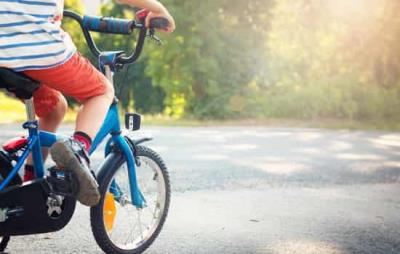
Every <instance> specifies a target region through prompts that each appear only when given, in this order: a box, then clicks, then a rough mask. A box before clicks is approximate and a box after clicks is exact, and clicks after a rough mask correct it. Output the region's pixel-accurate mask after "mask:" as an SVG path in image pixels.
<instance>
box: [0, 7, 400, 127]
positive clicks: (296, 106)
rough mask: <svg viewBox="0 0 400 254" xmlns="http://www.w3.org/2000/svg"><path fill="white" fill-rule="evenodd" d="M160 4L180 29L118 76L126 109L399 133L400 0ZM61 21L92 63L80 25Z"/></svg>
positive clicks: (119, 10)
mask: <svg viewBox="0 0 400 254" xmlns="http://www.w3.org/2000/svg"><path fill="white" fill-rule="evenodd" d="M65 2H66V9H73V10H76V11H78V12H80V13H89V14H99V15H106V16H115V17H126V18H133V17H134V15H133V11H132V10H131V9H130V8H128V7H126V6H121V5H117V4H115V3H114V2H112V1H103V2H102V3H100V1H89V0H86V1H83V2H82V1H80V0H66V1H65ZM162 2H163V3H164V4H165V5H166V6H167V7H168V8H169V9H170V11H171V13H172V15H173V16H174V17H175V19H176V22H177V30H176V32H175V33H173V34H172V35H160V36H161V37H162V39H163V40H164V42H165V44H164V45H163V46H162V47H159V46H157V45H155V44H153V43H150V42H149V43H147V45H146V47H145V53H144V54H143V57H142V58H141V60H140V62H139V63H138V64H136V65H135V66H131V67H129V69H128V70H124V71H122V72H120V73H119V74H118V75H117V76H116V83H117V84H122V83H124V84H125V85H124V86H123V88H121V89H117V92H118V93H119V97H120V99H121V100H122V106H123V107H124V109H126V110H134V111H136V112H139V113H141V114H145V115H149V116H157V117H158V118H160V119H173V120H179V119H181V120H182V119H184V120H221V119H224V120H226V119H230V120H232V119H234V120H238V119H246V120H248V119H253V120H254V121H259V122H265V121H267V120H268V119H269V121H272V120H271V119H274V121H277V122H278V123H284V124H287V123H289V124H291V123H293V124H299V125H304V123H306V124H310V123H311V125H316V126H320V125H322V126H328V127H330V126H338V127H354V126H358V127H362V128H364V127H366V128H370V127H371V128H379V129H391V130H393V129H399V127H400V125H399V124H398V122H399V120H400V100H399V97H400V57H399V53H400V44H399V38H400V16H399V15H398V13H399V11H400V2H399V1H396V0H351V1H335V0H318V1H310V0H298V1H290V0H275V1H274V0H253V1H244V0H229V1H228V0H213V1H201V2H198V1H177V0H163V1H162ZM64 23H65V24H64V26H65V29H66V30H67V31H68V32H69V33H70V34H72V36H73V38H74V41H75V43H76V44H77V46H78V48H79V50H80V51H81V52H83V54H85V55H87V56H88V57H90V58H91V57H92V56H91V55H90V53H89V52H88V49H87V47H86V45H85V42H84V38H83V36H82V34H81V31H80V29H79V27H78V26H77V25H76V24H74V23H72V21H69V20H67V19H65V20H64ZM97 43H98V44H99V47H100V48H102V49H110V50H113V49H121V48H122V49H125V50H129V49H131V48H132V43H133V41H132V39H131V38H127V37H125V36H106V35H101V36H100V35H97ZM92 60H93V61H95V59H92ZM120 90H122V91H120ZM2 101H3V103H4V104H8V105H9V103H6V101H4V100H3V99H2ZM20 106H21V110H23V108H22V105H20ZM3 108H4V107H3ZM13 109H15V107H14V106H13ZM14 111H15V110H14ZM16 115H18V114H16ZM19 115H21V114H19ZM22 116H23V115H22ZM6 119H7V120H10V119H12V117H11V118H10V117H7V118H6ZM150 119H152V117H150ZM293 121H294V122H293Z"/></svg>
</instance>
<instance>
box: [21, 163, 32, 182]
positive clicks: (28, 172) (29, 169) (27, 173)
mask: <svg viewBox="0 0 400 254" xmlns="http://www.w3.org/2000/svg"><path fill="white" fill-rule="evenodd" d="M34 178H35V173H34V168H33V166H32V165H28V164H25V172H24V182H28V181H31V180H33V179H34Z"/></svg>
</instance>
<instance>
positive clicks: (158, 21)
mask: <svg viewBox="0 0 400 254" xmlns="http://www.w3.org/2000/svg"><path fill="white" fill-rule="evenodd" d="M168 26H169V21H168V19H166V18H152V19H151V20H150V28H156V29H166V28H167V27H168Z"/></svg>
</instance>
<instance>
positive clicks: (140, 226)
mask: <svg viewBox="0 0 400 254" xmlns="http://www.w3.org/2000/svg"><path fill="white" fill-rule="evenodd" d="M141 214H142V211H141V210H139V211H138V219H139V231H140V235H141V237H142V240H143V239H144V237H143V231H142V220H141V218H140V215H141Z"/></svg>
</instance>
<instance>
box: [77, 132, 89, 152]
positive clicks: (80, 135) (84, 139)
mask: <svg viewBox="0 0 400 254" xmlns="http://www.w3.org/2000/svg"><path fill="white" fill-rule="evenodd" d="M73 138H74V139H75V140H76V141H79V142H81V143H82V144H83V146H84V147H85V150H86V152H89V150H90V147H91V146H92V139H91V138H90V137H89V135H88V134H86V133H84V132H82V131H76V132H75V133H74V135H73Z"/></svg>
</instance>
